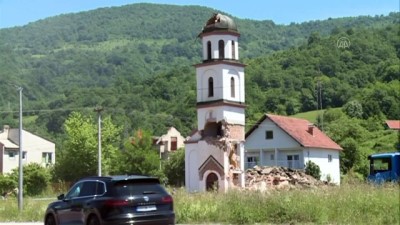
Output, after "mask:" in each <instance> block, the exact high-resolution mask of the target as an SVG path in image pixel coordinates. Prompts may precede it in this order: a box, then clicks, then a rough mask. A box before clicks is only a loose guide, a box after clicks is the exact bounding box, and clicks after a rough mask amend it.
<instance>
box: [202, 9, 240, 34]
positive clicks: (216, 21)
mask: <svg viewBox="0 0 400 225" xmlns="http://www.w3.org/2000/svg"><path fill="white" fill-rule="evenodd" d="M213 31H229V32H234V33H238V29H237V26H236V24H235V22H234V21H233V20H232V19H231V18H230V17H229V16H225V15H222V14H220V13H215V14H214V15H213V16H212V17H211V18H210V19H208V21H207V23H206V25H205V26H204V27H203V30H202V31H201V33H200V35H202V34H205V33H210V32H213Z"/></svg>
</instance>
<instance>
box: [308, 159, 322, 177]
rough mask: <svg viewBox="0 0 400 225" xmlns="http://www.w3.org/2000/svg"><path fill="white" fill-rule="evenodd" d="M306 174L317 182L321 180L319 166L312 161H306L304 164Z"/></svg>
mask: <svg viewBox="0 0 400 225" xmlns="http://www.w3.org/2000/svg"><path fill="white" fill-rule="evenodd" d="M306 174H308V175H310V176H312V177H314V178H315V179H318V180H319V179H320V178H321V170H320V168H319V166H318V165H317V164H315V163H314V162H313V161H308V162H307V163H306Z"/></svg>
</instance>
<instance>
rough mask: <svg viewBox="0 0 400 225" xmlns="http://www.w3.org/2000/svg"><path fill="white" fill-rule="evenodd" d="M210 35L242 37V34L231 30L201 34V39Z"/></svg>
mask: <svg viewBox="0 0 400 225" xmlns="http://www.w3.org/2000/svg"><path fill="white" fill-rule="evenodd" d="M210 35H232V36H236V37H240V34H239V33H238V32H237V31H229V30H215V31H212V32H207V33H200V34H199V38H203V37H206V36H210Z"/></svg>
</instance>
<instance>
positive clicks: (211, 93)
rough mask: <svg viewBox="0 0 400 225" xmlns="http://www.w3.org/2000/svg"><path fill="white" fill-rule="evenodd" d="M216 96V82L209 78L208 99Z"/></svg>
mask: <svg viewBox="0 0 400 225" xmlns="http://www.w3.org/2000/svg"><path fill="white" fill-rule="evenodd" d="M213 96H214V80H213V78H212V77H210V78H208V97H213Z"/></svg>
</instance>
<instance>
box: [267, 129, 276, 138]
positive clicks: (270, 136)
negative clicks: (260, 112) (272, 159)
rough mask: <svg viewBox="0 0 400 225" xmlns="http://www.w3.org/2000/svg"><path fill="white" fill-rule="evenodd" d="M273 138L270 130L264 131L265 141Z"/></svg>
mask: <svg viewBox="0 0 400 225" xmlns="http://www.w3.org/2000/svg"><path fill="white" fill-rule="evenodd" d="M273 138H274V133H273V132H272V130H267V131H265V139H273Z"/></svg>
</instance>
